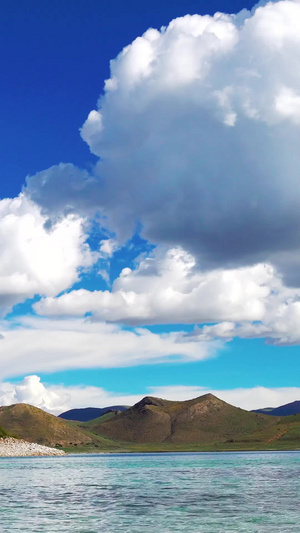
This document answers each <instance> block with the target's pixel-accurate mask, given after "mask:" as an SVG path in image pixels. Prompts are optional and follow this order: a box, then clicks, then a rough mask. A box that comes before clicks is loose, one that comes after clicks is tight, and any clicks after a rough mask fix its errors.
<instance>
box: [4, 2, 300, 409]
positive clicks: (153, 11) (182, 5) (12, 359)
mask: <svg viewBox="0 0 300 533" xmlns="http://www.w3.org/2000/svg"><path fill="white" fill-rule="evenodd" d="M1 7H2V9H1V12H2V19H1V22H0V24H1V31H0V40H1V41H2V42H1V48H2V50H3V51H4V53H3V54H2V55H1V59H0V62H1V86H0V92H1V102H2V105H1V114H0V121H1V128H0V141H1V149H0V157H1V189H0V246H1V251H2V253H1V256H0V404H2V405H10V404H12V403H17V402H26V403H30V404H32V405H36V406H38V407H41V408H42V409H45V410H47V411H49V412H51V413H54V414H58V413H61V412H62V411H65V410H67V409H69V408H72V407H87V406H94V407H97V406H98V407H103V406H106V405H112V404H120V403H123V404H126V405H131V404H133V403H135V402H136V401H138V400H139V399H140V398H142V397H143V396H145V395H153V396H159V397H163V398H168V399H173V400H176V399H178V400H183V399H188V398H193V397H196V396H200V395H201V394H205V393H206V392H213V393H214V394H216V395H217V396H218V397H220V398H222V399H224V400H225V401H228V402H229V403H232V404H233V405H237V406H239V407H242V408H245V409H255V408H259V407H266V406H277V405H281V404H284V403H288V402H290V401H294V400H297V399H299V398H300V385H299V375H300V373H299V366H300V365H299V355H300V349H299V343H300V275H299V272H300V269H299V266H300V237H299V235H300V187H299V168H300V150H299V128H300V74H299V73H300V64H299V63H300V36H299V25H300V1H299V0H278V1H275V2H264V1H262V2H259V3H258V4H255V3H254V2H246V1H245V2H243V1H222V0H214V1H210V2H209V3H208V2H203V1H197V2H196V1H192V0H191V1H186V0H185V1H184V2H183V0H176V1H172V2H171V1H168V0H167V1H165V2H163V5H161V2H158V1H156V0H155V1H151V2H143V3H140V2H137V0H130V1H128V2H122V1H121V0H112V1H111V2H100V1H99V0H78V1H76V2H73V3H72V5H71V3H70V2H69V1H67V0H51V1H50V0H28V1H27V2H26V3H25V2H23V1H22V0H11V1H10V2H9V3H8V2H4V1H2V2H1Z"/></svg>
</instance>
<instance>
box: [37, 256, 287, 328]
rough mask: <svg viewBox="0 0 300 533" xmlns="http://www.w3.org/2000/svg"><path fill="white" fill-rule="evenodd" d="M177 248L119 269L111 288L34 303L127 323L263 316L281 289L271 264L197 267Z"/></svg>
mask: <svg viewBox="0 0 300 533" xmlns="http://www.w3.org/2000/svg"><path fill="white" fill-rule="evenodd" d="M195 265H196V262H195V259H194V257H193V256H192V255H191V254H189V253H187V252H185V251H184V250H182V249H180V248H174V249H171V250H168V251H167V252H163V251H158V250H157V251H156V254H155V255H153V256H152V257H146V258H143V259H142V260H141V261H140V263H139V265H138V267H137V268H136V269H135V270H131V269H130V268H124V269H123V270H122V272H121V274H120V276H119V277H118V278H117V279H116V280H115V281H114V283H113V286H112V290H111V292H109V291H88V290H85V289H79V290H75V291H71V292H69V293H67V294H63V295H62V296H59V297H58V298H51V297H50V298H45V299H42V300H41V301H40V302H38V303H36V304H35V306H34V308H35V310H36V311H37V312H38V313H39V314H44V315H56V316H59V315H73V316H83V315H84V314H85V313H92V315H93V319H94V320H107V321H111V322H125V323H129V324H169V323H171V324H172V323H179V324H182V323H186V324H194V323H200V322H216V321H219V320H235V321H236V320H248V321H253V320H262V319H263V317H264V315H265V312H266V305H267V303H268V297H270V294H271V292H272V290H275V289H278V288H279V287H280V288H282V286H281V282H280V279H279V278H278V277H276V273H275V271H274V269H273V268H272V267H271V266H270V265H265V264H258V265H255V266H253V267H244V268H240V269H232V270H214V271H210V272H201V271H199V270H198V269H197V268H195Z"/></svg>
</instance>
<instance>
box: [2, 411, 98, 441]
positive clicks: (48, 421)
mask: <svg viewBox="0 0 300 533" xmlns="http://www.w3.org/2000/svg"><path fill="white" fill-rule="evenodd" d="M0 425H1V426H2V428H3V430H4V431H5V432H7V433H9V434H12V435H15V436H17V437H19V438H22V439H25V440H28V441H30V442H37V443H39V444H45V445H48V446H71V445H80V444H85V445H86V444H89V443H91V442H92V439H91V437H90V436H89V435H87V434H86V433H85V432H83V431H81V430H80V429H79V428H76V427H71V426H70V425H69V424H67V422H65V421H64V420H62V419H61V418H57V417H56V416H53V415H50V414H49V413H46V412H45V411H42V410H41V409H38V408H37V407H33V406H32V405H27V404H24V403H19V404H15V405H10V406H8V407H0Z"/></svg>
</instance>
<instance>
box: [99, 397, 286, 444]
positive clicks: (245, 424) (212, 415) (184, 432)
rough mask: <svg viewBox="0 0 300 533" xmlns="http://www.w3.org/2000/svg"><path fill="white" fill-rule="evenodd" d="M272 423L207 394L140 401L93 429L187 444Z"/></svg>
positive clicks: (219, 438) (139, 440)
mask: <svg viewBox="0 0 300 533" xmlns="http://www.w3.org/2000/svg"><path fill="white" fill-rule="evenodd" d="M274 424H276V418H274V417H269V416H265V415H260V414H257V413H249V412H248V411H244V410H243V409H238V408H236V407H233V406H232V405H229V404H227V403H226V402H223V401H222V400H219V399H218V398H216V397H214V396H213V395H211V394H207V395H204V396H201V397H200V398H195V399H194V400H189V401H185V402H171V401H166V400H161V399H158V398H144V399H143V400H142V401H141V402H139V403H138V404H136V405H135V406H133V407H132V408H131V409H128V410H127V411H125V412H124V413H121V414H119V415H117V416H115V417H113V418H110V419H109V420H107V421H104V422H102V423H101V424H99V425H98V427H97V426H96V425H95V426H94V428H93V430H94V432H96V433H98V434H99V435H103V436H106V437H108V438H110V439H112V440H116V441H127V442H132V443H139V444H147V443H153V444H158V443H164V444H166V445H187V444H189V443H202V444H205V443H206V442H207V443H211V442H224V441H226V440H228V439H236V438H237V437H239V436H245V435H248V434H251V433H253V432H255V431H259V430H261V429H265V428H267V427H272V426H273V425H274Z"/></svg>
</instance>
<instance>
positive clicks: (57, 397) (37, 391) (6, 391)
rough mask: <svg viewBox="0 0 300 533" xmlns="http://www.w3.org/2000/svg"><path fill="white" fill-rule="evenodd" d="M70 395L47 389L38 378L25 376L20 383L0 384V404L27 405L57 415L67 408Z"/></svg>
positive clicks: (61, 391)
mask: <svg viewBox="0 0 300 533" xmlns="http://www.w3.org/2000/svg"><path fill="white" fill-rule="evenodd" d="M70 401H71V395H70V394H69V393H67V392H66V391H65V390H63V389H58V391H56V392H55V391H54V390H51V388H49V387H48V388H47V387H46V386H45V385H44V384H43V383H41V379H40V377H39V376H35V375H32V376H26V377H25V378H24V379H23V380H22V381H21V383H17V384H15V383H9V382H4V383H2V384H0V404H1V405H12V404H15V403H28V404H30V405H34V406H35V407H39V408H40V409H43V410H45V411H48V412H49V413H53V414H59V413H61V412H62V411H63V410H64V408H65V407H66V408H68V406H69V405H70Z"/></svg>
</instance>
